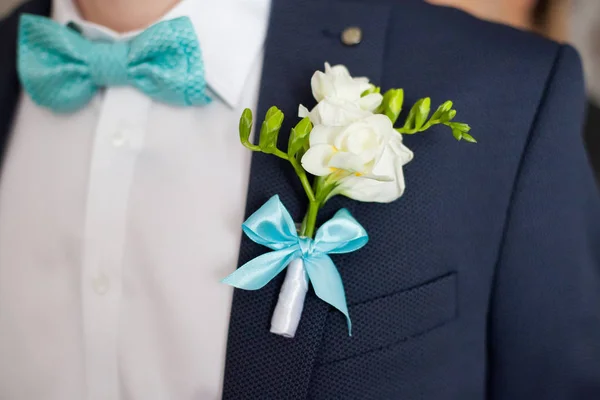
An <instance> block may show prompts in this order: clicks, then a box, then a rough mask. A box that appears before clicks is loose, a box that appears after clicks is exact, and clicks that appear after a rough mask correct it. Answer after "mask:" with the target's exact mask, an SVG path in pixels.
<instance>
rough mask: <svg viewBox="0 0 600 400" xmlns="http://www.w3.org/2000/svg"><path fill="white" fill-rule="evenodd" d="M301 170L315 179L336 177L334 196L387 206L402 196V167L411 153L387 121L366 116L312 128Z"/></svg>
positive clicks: (377, 115) (410, 158)
mask: <svg viewBox="0 0 600 400" xmlns="http://www.w3.org/2000/svg"><path fill="white" fill-rule="evenodd" d="M309 142H310V148H309V150H308V151H307V152H306V154H305V155H304V156H303V157H302V166H303V167H304V169H305V170H306V171H308V172H309V173H311V174H313V175H316V176H327V175H330V174H332V173H339V172H340V171H346V172H347V173H341V174H339V176H340V180H339V181H338V186H337V188H336V190H335V193H334V194H338V193H339V194H343V195H345V196H348V197H350V198H352V199H355V200H359V201H373V202H382V203H386V202H391V201H394V200H396V199H397V198H398V197H400V196H402V193H403V192H404V188H405V185H404V174H403V171H402V167H403V166H404V165H405V164H406V163H408V162H409V161H410V160H412V158H413V153H412V152H411V151H410V150H409V149H408V148H407V147H406V146H404V144H403V143H402V135H400V134H399V133H398V132H396V131H395V130H394V128H393V126H392V122H391V121H390V119H389V118H388V117H386V116H385V115H381V114H376V115H370V116H368V117H366V118H363V119H360V120H358V121H355V122H353V123H351V124H349V125H348V126H326V125H316V126H315V127H314V128H313V130H312V132H311V133H310V138H309Z"/></svg>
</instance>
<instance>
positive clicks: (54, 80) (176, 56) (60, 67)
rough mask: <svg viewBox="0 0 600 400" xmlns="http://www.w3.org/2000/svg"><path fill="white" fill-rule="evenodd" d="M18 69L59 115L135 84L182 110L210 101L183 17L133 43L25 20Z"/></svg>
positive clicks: (162, 24)
mask: <svg viewBox="0 0 600 400" xmlns="http://www.w3.org/2000/svg"><path fill="white" fill-rule="evenodd" d="M17 68H18V72H19V77H20V79H21V84H22V85H23V88H24V89H25V90H26V91H27V93H28V94H29V95H30V97H31V98H32V99H33V101H34V102H35V103H37V104H38V105H40V106H43V107H47V108H50V109H51V110H53V111H56V112H71V111H75V110H77V109H79V108H80V107H82V106H84V105H85V104H87V103H88V102H89V101H90V100H91V99H92V98H93V97H94V95H95V94H96V93H97V92H98V89H100V88H102V87H107V86H123V85H131V86H134V87H136V88H137V89H139V90H141V91H142V92H144V93H146V94H147V95H148V96H150V97H152V98H153V99H156V100H158V101H162V102H165V103H169V104H173V105H179V106H196V105H204V104H207V103H209V102H210V98H209V97H208V95H207V93H206V81H205V79H204V64H203V62H202V54H201V52H200V46H199V44H198V40H197V38H196V34H195V32H194V28H193V26H192V23H191V22H190V20H189V19H188V18H185V17H183V18H177V19H173V20H170V21H164V22H159V23H157V24H155V25H153V26H151V27H150V28H148V29H146V30H145V31H144V32H142V33H140V34H139V35H138V36H136V37H135V38H133V39H131V40H129V41H118V42H106V41H90V40H87V39H85V38H84V37H82V36H81V35H80V34H78V33H77V32H75V31H74V30H72V29H70V28H67V27H65V26H62V25H59V24H57V23H56V22H54V21H52V20H50V19H48V18H44V17H39V16H34V15H23V16H22V17H21V23H20V27H19V49H18V65H17Z"/></svg>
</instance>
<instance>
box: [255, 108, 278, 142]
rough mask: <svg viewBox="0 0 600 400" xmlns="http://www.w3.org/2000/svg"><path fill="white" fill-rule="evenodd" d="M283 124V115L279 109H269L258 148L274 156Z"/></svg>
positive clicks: (261, 129)
mask: <svg viewBox="0 0 600 400" xmlns="http://www.w3.org/2000/svg"><path fill="white" fill-rule="evenodd" d="M282 123H283V113H282V112H281V110H279V109H278V108H277V107H275V106H273V107H271V108H269V111H267V114H266V115H265V120H264V121H263V123H262V126H261V128H260V138H259V140H258V147H260V149H261V150H262V151H263V152H265V153H268V154H273V153H275V151H276V150H277V137H278V136H279V130H280V129H281V124H282Z"/></svg>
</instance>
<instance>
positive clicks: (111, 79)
mask: <svg viewBox="0 0 600 400" xmlns="http://www.w3.org/2000/svg"><path fill="white" fill-rule="evenodd" d="M92 45H93V47H94V51H91V52H90V54H89V55H90V57H89V66H90V79H91V80H92V82H93V83H95V84H96V85H97V86H123V85H126V84H127V82H128V81H129V73H128V71H127V64H128V62H127V54H128V53H129V49H128V48H127V43H124V42H114V43H109V42H96V43H93V44H92Z"/></svg>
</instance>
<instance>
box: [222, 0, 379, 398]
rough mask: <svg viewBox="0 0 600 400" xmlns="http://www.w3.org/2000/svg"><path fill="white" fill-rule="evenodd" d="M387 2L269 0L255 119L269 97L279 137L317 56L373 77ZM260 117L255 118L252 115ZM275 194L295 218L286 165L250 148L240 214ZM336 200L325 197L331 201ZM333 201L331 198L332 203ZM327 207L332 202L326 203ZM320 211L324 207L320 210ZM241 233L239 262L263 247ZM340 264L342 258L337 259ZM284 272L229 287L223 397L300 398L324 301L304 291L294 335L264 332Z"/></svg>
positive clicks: (304, 95)
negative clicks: (345, 36) (257, 286)
mask: <svg viewBox="0 0 600 400" xmlns="http://www.w3.org/2000/svg"><path fill="white" fill-rule="evenodd" d="M389 11H390V10H389V6H387V5H374V4H373V3H372V2H367V1H364V2H356V3H354V2H341V1H339V2H338V1H334V0H321V1H310V0H297V1H287V0H273V6H272V10H271V21H270V26H269V34H268V36H267V43H266V50H265V59H264V67H263V76H262V82H261V91H260V100H259V107H258V115H257V116H256V117H255V119H256V120H262V117H263V116H264V113H265V112H266V110H267V109H268V108H269V107H270V106H272V105H277V106H278V107H280V108H281V109H282V110H283V112H284V113H285V114H286V121H285V123H284V127H283V129H282V131H281V132H282V137H281V145H282V148H283V146H284V143H287V133H289V129H290V128H291V127H292V126H293V125H294V124H295V123H296V122H297V121H298V118H297V117H296V115H297V110H298V105H299V104H300V103H302V104H305V105H307V106H308V107H310V106H311V105H313V104H314V103H315V101H314V99H312V96H311V90H310V78H311V76H312V74H313V72H314V71H315V70H318V69H320V70H322V69H323V64H324V62H325V61H328V62H330V63H331V64H332V65H333V64H345V65H346V66H348V68H349V69H350V71H351V73H352V74H353V75H356V76H368V77H369V78H371V80H372V81H374V82H379V80H380V77H381V74H382V71H381V67H382V62H383V57H384V49H385V32H386V26H387V22H388V18H389ZM350 26H357V27H360V28H361V29H362V32H363V39H362V42H361V43H360V44H359V45H357V46H352V47H349V46H346V45H344V44H343V43H342V42H341V40H340V37H341V33H342V31H343V30H344V29H345V28H347V27H350ZM259 122H260V121H259ZM274 194H279V196H280V198H281V200H282V202H283V203H284V204H285V206H286V207H287V208H288V210H289V211H290V213H291V214H292V216H293V217H294V219H295V220H296V221H300V220H301V218H302V217H303V215H304V212H305V210H306V200H305V194H304V192H303V191H302V189H301V187H300V185H299V184H298V182H297V177H296V176H295V175H294V173H293V171H292V168H291V167H290V166H289V165H288V164H287V163H286V162H284V161H282V160H279V159H278V158H276V157H273V156H267V155H264V154H258V153H255V154H254V155H253V159H252V167H251V177H250V185H249V191H248V200H247V204H246V216H249V215H250V214H252V213H253V212H254V211H255V210H256V209H258V208H259V207H260V206H261V205H262V204H263V203H264V202H265V201H267V200H268V199H269V197H271V196H272V195H274ZM343 202H344V201H343V200H342V201H335V200H334V201H333V202H332V203H333V204H332V205H331V206H332V207H329V208H334V207H335V208H338V207H337V206H339V205H340V203H343ZM336 203H337V204H336ZM332 211H333V210H332ZM326 214H327V210H326ZM265 250H266V249H265V248H263V247H261V246H259V245H256V244H255V243H253V242H251V241H250V240H249V239H247V238H246V237H244V238H243V240H242V245H241V249H240V259H239V265H242V264H243V263H245V262H247V261H249V260H250V259H252V258H254V257H256V256H258V255H260V254H262V253H264V252H265ZM339 266H340V267H343V266H342V265H339ZM283 277H284V274H280V276H278V277H277V278H276V279H274V280H273V281H272V282H271V283H269V284H268V285H267V286H266V287H264V288H263V289H261V290H259V291H252V292H250V291H242V290H236V291H235V293H234V299H233V307H232V312H231V320H230V327H229V339H228V348H227V360H226V369H225V382H224V394H223V398H224V399H242V398H257V399H258V398H260V399H267V398H268V399H304V398H306V397H307V394H308V386H309V381H310V378H311V372H312V368H313V363H314V360H315V355H316V354H317V350H318V346H319V344H320V340H321V337H322V333H323V327H324V324H325V319H326V316H327V311H328V309H329V307H328V306H327V305H326V304H325V303H324V302H322V301H319V300H317V298H316V296H315V295H314V293H312V291H311V292H309V294H308V296H307V298H306V303H305V308H304V313H303V316H302V321H301V322H300V326H299V328H298V332H297V334H296V338H294V339H284V338H281V337H279V336H276V335H273V334H271V333H269V327H270V319H271V313H272V311H273V309H274V307H275V303H276V301H277V296H278V292H279V289H280V287H281V283H282V281H283Z"/></svg>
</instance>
